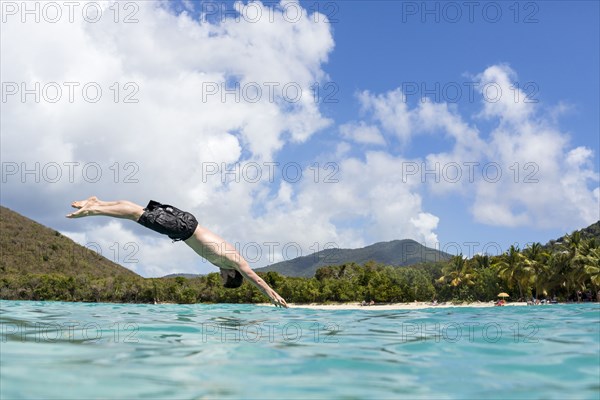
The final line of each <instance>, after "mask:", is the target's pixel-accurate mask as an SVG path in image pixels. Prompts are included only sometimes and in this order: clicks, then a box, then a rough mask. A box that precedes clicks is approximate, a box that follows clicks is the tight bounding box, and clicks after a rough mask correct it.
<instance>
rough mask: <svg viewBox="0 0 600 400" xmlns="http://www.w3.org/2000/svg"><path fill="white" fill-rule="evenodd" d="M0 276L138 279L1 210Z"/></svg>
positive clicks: (86, 250)
mask: <svg viewBox="0 0 600 400" xmlns="http://www.w3.org/2000/svg"><path fill="white" fill-rule="evenodd" d="M0 228H1V229H0V248H1V257H0V272H1V273H2V274H3V275H11V274H17V275H24V274H53V273H59V274H63V275H66V276H80V275H85V276H88V277H92V278H106V277H139V275H137V274H136V273H134V272H132V271H130V270H129V269H127V268H124V267H122V266H120V265H119V264H115V263H114V262H112V261H110V260H108V259H106V258H105V257H103V256H101V255H99V254H98V253H96V252H95V251H92V250H90V249H88V248H86V247H84V246H81V245H79V244H77V243H75V242H74V241H73V240H71V239H69V238H68V237H66V236H63V235H61V234H60V232H57V231H55V230H53V229H50V228H48V227H45V226H44V225H41V224H38V223H37V222H35V221H32V220H30V219H29V218H27V217H24V216H22V215H20V214H18V213H16V212H14V211H12V210H10V209H8V208H6V207H2V206H0Z"/></svg>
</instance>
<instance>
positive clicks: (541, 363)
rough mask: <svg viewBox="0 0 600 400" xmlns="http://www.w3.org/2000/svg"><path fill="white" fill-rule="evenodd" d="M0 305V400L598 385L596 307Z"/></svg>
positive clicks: (529, 394) (577, 390)
mask: <svg viewBox="0 0 600 400" xmlns="http://www.w3.org/2000/svg"><path fill="white" fill-rule="evenodd" d="M0 304H1V310H0V322H1V324H2V331H1V334H2V336H1V340H2V342H1V358H0V359H1V366H2V375H1V378H0V379H1V381H0V398H2V399H4V398H73V399H75V398H77V399H81V398H90V399H91V398H98V397H102V398H205V397H218V398H282V397H287V398H290V397H295V398H307V397H312V398H315V397H317V398H344V397H345V398H399V397H409V398H461V399H462V398H528V399H529V398H544V399H546V398H550V399H552V398H556V399H562V398H589V399H597V398H598V390H599V386H600V385H599V383H598V379H599V376H600V367H599V357H600V308H599V306H598V305H597V304H586V305H557V306H548V307H501V308H500V307H499V308H452V309H449V308H448V309H444V308H441V307H436V308H432V309H428V310H415V311H406V310H402V311H378V310H376V309H369V310H362V309H361V310H339V311H325V310H308V309H298V308H294V309H287V310H282V309H277V308H274V307H261V306H252V305H233V304H229V305H123V304H89V303H59V302H11V301H2V302H1V303H0ZM500 378H501V379H500Z"/></svg>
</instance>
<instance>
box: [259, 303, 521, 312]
mask: <svg viewBox="0 0 600 400" xmlns="http://www.w3.org/2000/svg"><path fill="white" fill-rule="evenodd" d="M264 305H271V304H266V303H265V304H264ZM289 306H290V308H308V309H313V310H366V311H377V310H422V309H429V308H457V307H477V308H484V307H495V306H496V303H495V302H473V303H463V304H452V303H450V302H446V303H437V304H432V303H431V302H412V303H392V304H374V305H364V306H363V305H361V304H360V303H356V302H352V303H335V304H319V303H311V304H295V303H292V304H289ZM513 306H517V307H521V306H527V303H526V302H512V303H506V304H505V305H504V307H513Z"/></svg>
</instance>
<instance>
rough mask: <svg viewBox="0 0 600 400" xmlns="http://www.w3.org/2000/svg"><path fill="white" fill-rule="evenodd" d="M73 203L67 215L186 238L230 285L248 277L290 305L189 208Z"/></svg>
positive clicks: (275, 300)
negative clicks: (114, 220) (98, 218)
mask: <svg viewBox="0 0 600 400" xmlns="http://www.w3.org/2000/svg"><path fill="white" fill-rule="evenodd" d="M71 206H72V207H74V208H77V209H78V210H77V211H74V212H72V213H70V214H67V218H81V217H89V216H94V215H100V216H106V217H113V218H122V219H129V220H132V221H136V222H138V223H139V224H141V225H143V226H145V227H146V228H149V229H151V230H153V231H155V232H158V233H161V234H163V235H168V236H169V237H170V238H171V239H173V241H180V240H181V241H183V242H184V243H185V244H187V245H188V246H190V247H191V248H192V249H193V250H194V251H195V252H196V253H198V254H199V255H200V256H201V257H204V258H205V259H207V260H208V261H210V262H211V263H212V264H214V265H216V266H217V267H219V268H220V270H221V279H222V280H223V284H224V286H225V287H227V288H236V287H239V286H240V285H241V284H242V282H243V278H246V279H248V280H249V281H250V282H251V283H252V284H253V285H254V286H256V287H257V288H258V290H260V291H261V292H262V293H263V294H264V295H265V296H267V297H268V298H269V299H270V300H271V302H272V303H273V304H274V305H275V306H276V307H288V305H287V303H286V302H285V300H284V299H283V297H281V296H280V295H279V294H278V293H277V292H276V291H274V290H273V289H272V288H271V287H270V286H269V285H267V283H266V282H265V281H264V280H263V279H262V278H261V277H260V276H258V275H257V274H256V272H254V271H253V270H252V268H250V265H249V264H248V262H247V261H246V260H244V258H242V256H241V255H240V254H239V253H238V252H237V251H236V249H235V247H234V246H233V245H231V244H230V243H228V242H226V241H225V240H224V239H223V238H221V237H220V236H218V235H217V234H215V233H213V232H211V231H209V230H208V229H207V228H205V227H203V226H201V225H199V224H198V221H197V220H196V218H195V217H194V216H193V215H192V214H190V213H189V212H186V211H182V210H180V209H178V208H176V207H173V206H171V205H168V204H161V203H158V202H156V201H153V200H150V202H149V203H148V205H147V206H146V207H145V208H143V207H142V206H140V205H137V204H135V203H132V202H130V201H126V200H118V201H101V200H99V199H98V198H97V197H90V198H89V199H87V200H81V201H74V202H73V203H71Z"/></svg>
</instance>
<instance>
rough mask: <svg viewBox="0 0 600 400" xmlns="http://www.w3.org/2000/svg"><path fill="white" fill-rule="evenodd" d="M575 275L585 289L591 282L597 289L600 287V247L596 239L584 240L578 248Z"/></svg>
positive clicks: (574, 258)
mask: <svg viewBox="0 0 600 400" xmlns="http://www.w3.org/2000/svg"><path fill="white" fill-rule="evenodd" d="M572 264H574V268H573V271H574V273H575V274H576V276H575V277H574V278H575V279H577V280H578V283H579V287H581V288H582V289H585V286H586V285H585V284H586V283H587V282H589V283H590V284H591V285H592V287H594V289H596V291H598V287H600V247H598V244H597V242H596V241H595V240H594V239H588V240H584V241H582V242H581V243H580V245H579V247H578V248H577V252H576V254H575V256H574V257H573V260H572Z"/></svg>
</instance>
